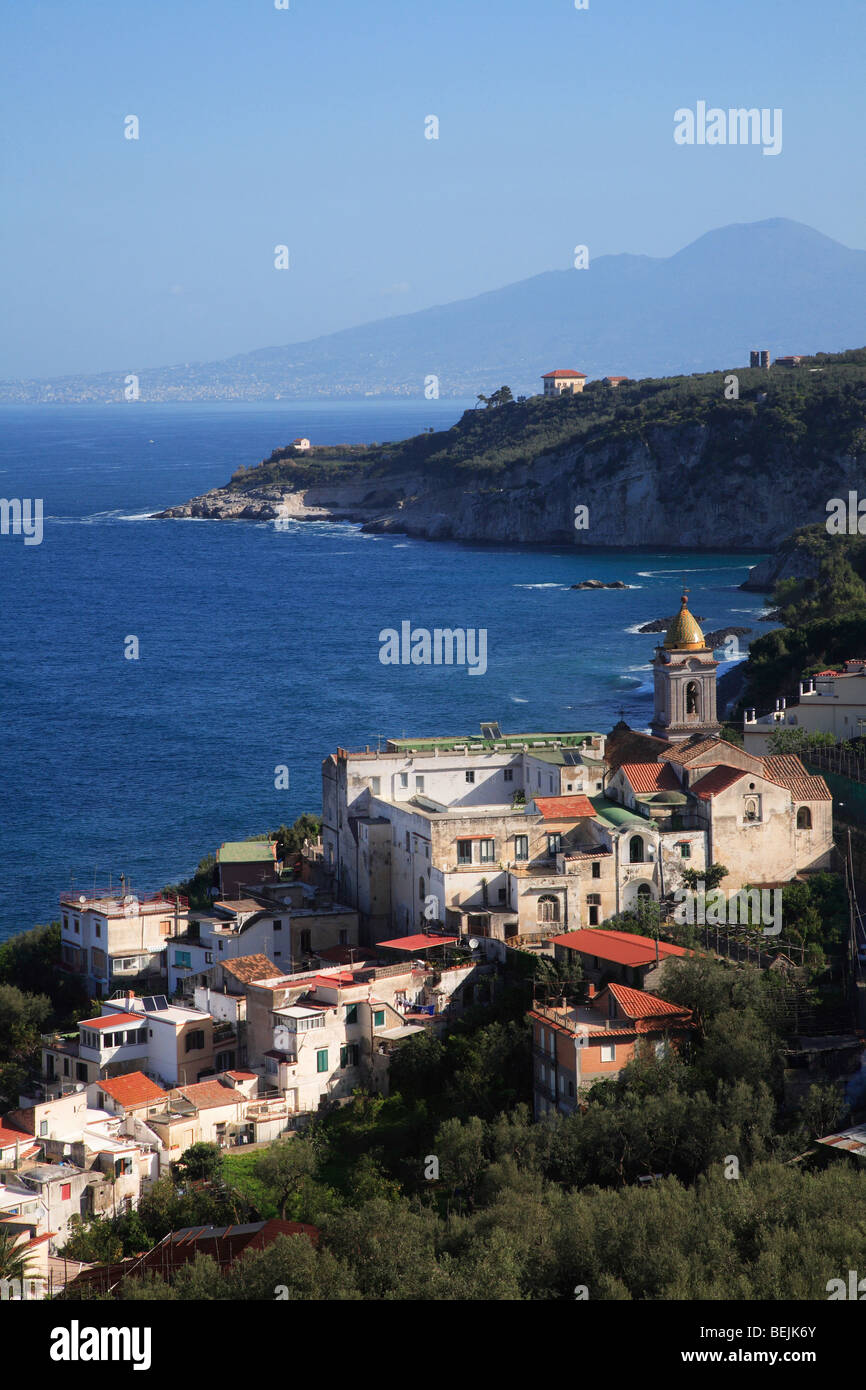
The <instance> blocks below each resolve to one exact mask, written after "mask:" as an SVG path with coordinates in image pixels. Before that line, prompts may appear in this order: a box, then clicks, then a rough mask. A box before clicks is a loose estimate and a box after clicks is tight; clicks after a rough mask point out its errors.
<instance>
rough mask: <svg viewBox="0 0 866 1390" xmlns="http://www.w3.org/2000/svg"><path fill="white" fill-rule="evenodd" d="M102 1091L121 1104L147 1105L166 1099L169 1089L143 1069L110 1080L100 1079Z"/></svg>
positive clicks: (99, 1083)
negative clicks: (159, 1083)
mask: <svg viewBox="0 0 866 1390" xmlns="http://www.w3.org/2000/svg"><path fill="white" fill-rule="evenodd" d="M96 1084H97V1086H98V1087H99V1089H100V1091H105V1092H106V1093H107V1094H108V1095H110V1096H111V1097H112V1099H113V1100H116V1101H118V1102H119V1104H121V1105H147V1104H148V1103H149V1102H150V1101H154V1100H165V1099H166V1098H167V1096H168V1091H164V1090H163V1089H162V1087H161V1086H157V1084H156V1082H155V1081H151V1079H150V1077H149V1076H145V1074H144V1072H143V1071H129V1072H127V1073H126V1075H125V1076H114V1077H112V1078H111V1080H109V1081H98V1082H97V1083H96Z"/></svg>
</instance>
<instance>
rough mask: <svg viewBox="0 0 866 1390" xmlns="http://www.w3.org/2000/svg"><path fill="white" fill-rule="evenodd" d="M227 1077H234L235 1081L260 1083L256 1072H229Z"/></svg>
mask: <svg viewBox="0 0 866 1390" xmlns="http://www.w3.org/2000/svg"><path fill="white" fill-rule="evenodd" d="M226 1076H233V1077H234V1079H235V1081H258V1077H257V1076H256V1074H255V1072H254V1071H227V1072H226Z"/></svg>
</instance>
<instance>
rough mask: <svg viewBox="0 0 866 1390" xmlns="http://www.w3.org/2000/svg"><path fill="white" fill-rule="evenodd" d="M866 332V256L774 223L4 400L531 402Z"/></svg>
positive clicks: (33, 383)
mask: <svg viewBox="0 0 866 1390" xmlns="http://www.w3.org/2000/svg"><path fill="white" fill-rule="evenodd" d="M864 320H866V251H861V250H857V249H853V248H850V247H846V246H843V245H842V244H841V243H840V242H838V241H835V240H834V239H833V238H831V237H828V236H826V235H825V234H824V233H823V232H819V231H817V230H816V229H815V228H812V227H808V226H806V225H805V224H803V223H800V222H795V221H792V220H791V219H788V218H768V219H765V220H764V221H761V222H745V223H742V222H741V223H731V224H729V225H728V226H726V227H720V228H714V229H711V230H709V231H707V232H704V233H702V235H701V236H700V237H698V238H696V239H695V240H694V241H692V242H690V243H688V244H687V245H686V246H684V247H682V248H680V250H678V251H676V252H674V253H673V255H671V256H667V257H652V256H646V255H643V254H640V253H632V252H619V253H615V254H610V255H604V256H599V257H598V259H593V258H592V257H591V258H590V263H589V266H588V268H587V269H585V270H546V271H541V272H539V273H538V274H537V275H534V276H530V277H528V278H527V279H525V280H519V281H516V282H514V283H512V284H510V285H505V286H502V287H500V288H498V289H493V290H485V291H482V292H481V293H479V294H478V295H474V296H471V297H469V298H465V299H459V300H452V301H450V302H446V303H443V304H438V305H433V306H431V307H430V308H427V309H418V310H414V311H413V312H412V313H410V314H399V315H394V316H392V317H391V318H385V319H377V320H374V321H372V322H370V323H367V324H362V325H358V326H355V327H351V328H344V329H339V330H337V331H336V332H333V333H329V334H326V335H323V336H321V337H318V338H310V339H306V340H305V341H303V342H298V343H288V344H280V345H275V346H271V347H263V348H255V349H252V350H251V351H249V352H245V353H236V354H234V355H232V356H230V357H227V358H222V359H220V360H218V361H213V362H198V363H185V364H175V365H173V366H167V367H155V368H146V369H144V368H143V369H141V370H137V369H136V368H135V366H134V365H132V366H129V367H127V368H126V369H123V370H120V369H118V371H117V372H108V373H104V372H103V373H99V374H77V375H74V376H65V377H62V378H56V379H53V380H46V381H38V380H29V381H22V382H9V381H6V382H0V401H6V402H9V401H14V400H18V401H22V402H25V401H26V402H34V403H38V402H47V401H70V402H72V401H88V400H92V401H99V400H106V401H108V400H117V401H122V400H123V399H124V388H125V383H126V378H127V377H128V375H129V374H130V373H134V374H135V375H136V376H137V378H138V389H139V391H140V397H139V398H140V399H141V400H152V401H167V400H178V401H180V400H274V399H298V400H301V399H308V400H309V399H316V398H321V399H329V398H336V399H339V398H342V399H358V398H364V397H365V396H367V397H368V396H383V397H391V396H393V397H406V396H416V397H420V396H423V395H424V393H425V389H427V390H430V391H433V390H436V391H438V394H439V395H440V396H442V397H460V396H463V397H465V396H467V395H468V396H474V395H475V394H476V392H478V391H489V390H491V389H495V388H496V387H498V386H501V385H502V384H503V383H504V382H507V383H508V384H509V385H510V386H511V387H512V389H513V390H514V392H515V394H517V393H526V394H530V393H532V392H535V391H537V390H538V383H539V378H540V375H541V374H542V373H543V372H545V371H549V370H551V369H552V368H554V367H563V366H573V367H576V368H579V369H580V370H581V371H585V372H587V373H588V375H589V376H590V377H595V376H604V375H610V374H612V375H625V376H631V377H639V378H643V377H648V376H655V377H658V376H665V375H669V374H673V373H689V372H691V373H694V372H706V371H711V370H714V369H718V368H719V367H721V366H723V365H725V364H731V365H732V366H735V365H736V364H737V363H742V362H743V361H745V360H746V359H747V353H748V351H749V349H750V348H751V347H758V348H766V349H768V350H769V351H770V352H771V354H772V355H784V354H788V353H809V352H814V351H817V350H818V349H821V350H824V351H828V352H835V351H841V350H844V349H845V348H848V347H850V346H851V345H852V344H855V343H857V342H860V341H862V324H863V322H864ZM434 382H435V385H434V384H433V383H434Z"/></svg>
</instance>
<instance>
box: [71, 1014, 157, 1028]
mask: <svg viewBox="0 0 866 1390" xmlns="http://www.w3.org/2000/svg"><path fill="white" fill-rule="evenodd" d="M133 1023H135V1024H137V1025H138V1026H141V1025H142V1024H144V1023H147V1015H146V1014H121V1013H111V1014H103V1016H102V1018H82V1019H81V1020H80V1022H79V1024H78V1026H79V1028H118V1027H119V1028H129V1027H130V1025H131V1024H133Z"/></svg>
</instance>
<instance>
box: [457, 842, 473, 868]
mask: <svg viewBox="0 0 866 1390" xmlns="http://www.w3.org/2000/svg"><path fill="white" fill-rule="evenodd" d="M457 863H458V864H471V863H472V841H471V840H458V841H457Z"/></svg>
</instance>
